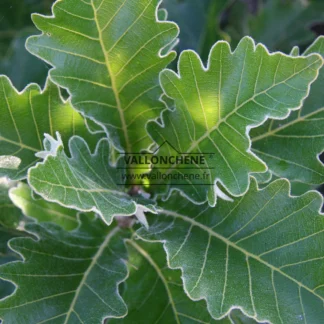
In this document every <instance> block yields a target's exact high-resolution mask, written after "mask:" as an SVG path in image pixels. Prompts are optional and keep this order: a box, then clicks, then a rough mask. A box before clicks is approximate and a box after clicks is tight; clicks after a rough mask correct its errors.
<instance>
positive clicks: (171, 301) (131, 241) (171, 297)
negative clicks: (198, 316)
mask: <svg viewBox="0 0 324 324" xmlns="http://www.w3.org/2000/svg"><path fill="white" fill-rule="evenodd" d="M125 242H126V243H128V244H130V245H131V246H132V247H133V248H134V249H135V250H137V251H138V252H139V253H140V254H141V255H142V256H143V257H144V258H145V259H146V260H147V261H148V262H149V264H150V265H151V266H152V267H153V268H154V270H155V271H156V273H157V274H158V276H159V278H160V279H161V281H162V282H163V285H164V287H165V289H166V291H167V295H168V298H169V302H170V304H171V307H172V310H173V313H174V317H175V320H176V322H177V324H180V320H179V316H178V312H177V309H176V306H175V303H174V300H173V296H172V293H171V291H170V288H169V285H168V283H167V280H166V279H165V277H164V275H163V273H162V271H161V269H160V268H159V266H158V265H157V264H156V263H155V261H154V260H153V259H152V258H151V256H150V255H149V254H148V253H147V252H146V251H145V250H144V249H142V248H141V247H140V246H139V245H138V244H137V243H135V242H134V241H133V240H125Z"/></svg>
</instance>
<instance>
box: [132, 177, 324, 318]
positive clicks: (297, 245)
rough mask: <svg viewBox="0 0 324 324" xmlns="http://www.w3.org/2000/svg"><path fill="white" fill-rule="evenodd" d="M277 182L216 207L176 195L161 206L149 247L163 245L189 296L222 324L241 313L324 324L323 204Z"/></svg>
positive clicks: (145, 236) (147, 233) (143, 232)
mask: <svg viewBox="0 0 324 324" xmlns="http://www.w3.org/2000/svg"><path fill="white" fill-rule="evenodd" d="M289 190H290V188H289V182H288V181H287V180H278V181H275V182H273V183H271V184H270V185H269V186H268V187H266V188H265V189H263V190H258V188H257V185H256V181H255V180H254V179H253V181H252V182H251V185H250V189H249V191H248V192H247V193H246V195H245V196H243V197H241V198H237V199H235V201H234V203H232V202H227V201H223V200H221V201H219V202H218V203H217V205H216V207H215V208H211V207H209V206H208V205H207V204H206V205H205V206H203V207H202V206H198V205H194V204H192V203H189V202H188V201H186V200H184V199H183V198H181V197H180V195H179V194H177V195H174V196H172V197H171V199H169V200H168V201H166V202H163V203H162V206H161V210H160V214H159V216H158V217H155V221H153V222H152V224H151V226H150V231H146V230H145V229H140V230H139V232H138V235H139V236H140V237H142V238H143V239H146V240H155V241H162V242H164V248H165V250H166V252H167V257H168V264H169V266H170V267H171V268H172V269H175V268H179V269H181V270H182V278H183V283H184V287H185V290H186V293H187V294H188V295H189V296H190V297H191V299H193V300H200V299H206V301H207V305H208V309H209V312H210V313H211V315H212V316H213V317H214V318H215V319H217V318H220V317H221V316H224V315H225V314H227V313H228V312H229V311H230V310H231V308H233V307H240V308H242V309H243V311H244V312H245V313H246V314H247V315H248V316H250V317H254V318H256V319H257V320H258V321H270V322H271V323H285V324H290V323H292V324H295V323H296V322H297V321H300V322H306V323H321V322H322V319H323V316H324V307H323V301H324V279H323V269H324V259H323V253H324V244H323V242H324V217H323V214H320V212H319V209H320V208H321V206H322V202H323V200H322V197H321V196H320V195H319V194H318V193H317V192H309V193H307V194H305V195H303V196H301V197H298V198H296V197H291V196H290V195H289Z"/></svg>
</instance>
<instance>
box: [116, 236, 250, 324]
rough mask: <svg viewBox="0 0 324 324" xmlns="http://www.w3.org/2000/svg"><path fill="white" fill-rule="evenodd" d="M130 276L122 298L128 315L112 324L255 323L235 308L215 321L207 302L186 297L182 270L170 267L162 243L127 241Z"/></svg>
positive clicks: (125, 283)
mask: <svg viewBox="0 0 324 324" xmlns="http://www.w3.org/2000/svg"><path fill="white" fill-rule="evenodd" d="M126 246H127V251H128V265H129V276H128V278H127V279H126V281H125V282H124V283H123V284H124V287H123V289H122V297H123V299H124V301H125V303H126V305H127V308H128V314H127V316H126V317H124V318H122V319H116V320H115V319H113V320H110V322H111V323H129V324H132V323H139V322H141V319H143V318H145V321H146V323H168V324H173V323H175V324H176V323H177V324H180V323H212V324H241V323H251V324H252V323H256V322H255V321H254V320H253V319H250V318H247V317H246V316H244V315H243V314H242V313H241V312H240V311H238V310H233V311H232V312H231V314H230V316H229V317H226V318H224V319H221V320H219V321H217V320H214V319H213V318H212V317H211V316H210V314H209V313H208V311H207V307H206V303H205V302H204V301H199V302H193V301H192V300H191V299H190V298H189V297H188V296H186V294H185V292H184V290H183V286H182V281H181V276H180V274H181V273H180V271H178V270H176V271H175V270H171V269H170V268H168V265H167V263H166V256H165V252H164V250H163V248H162V245H161V244H153V243H146V242H143V241H140V240H136V241H135V240H126Z"/></svg>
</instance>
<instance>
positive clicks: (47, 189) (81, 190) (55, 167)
mask: <svg viewBox="0 0 324 324" xmlns="http://www.w3.org/2000/svg"><path fill="white" fill-rule="evenodd" d="M48 140H49V142H48V144H49V145H50V146H51V147H48V149H49V150H48V151H44V152H41V153H40V154H41V156H42V157H45V160H44V162H41V163H38V164H37V165H36V166H35V167H33V168H30V169H29V171H28V182H29V184H30V185H31V187H32V189H33V190H34V191H35V192H36V193H37V194H39V195H40V196H42V197H43V198H44V199H46V200H48V201H51V202H56V203H58V204H60V205H62V206H64V207H68V208H74V209H76V210H79V211H83V212H89V211H94V212H96V213H98V214H99V215H100V216H101V217H102V218H103V220H104V221H105V222H106V223H107V224H111V222H112V220H113V217H114V216H132V215H134V214H136V215H137V216H138V217H139V216H140V215H141V214H142V213H143V212H144V211H147V210H149V211H151V212H154V211H155V208H154V206H153V205H152V203H153V202H152V201H150V200H148V199H145V198H142V196H138V197H137V196H134V197H132V196H130V195H128V194H127V192H126V191H125V190H126V188H125V185H124V183H125V180H124V179H123V176H124V173H125V171H126V170H125V166H124V164H123V163H124V161H123V159H120V160H119V162H120V163H119V164H118V165H117V168H116V167H112V166H111V165H110V164H109V161H108V160H109V154H110V153H109V141H108V139H101V140H100V141H99V143H98V145H97V148H96V150H95V152H94V154H92V153H91V151H90V149H89V147H88V145H87V143H86V142H85V141H84V140H83V139H82V138H80V137H78V136H74V137H72V138H71V139H70V141H69V152H70V155H71V157H69V156H68V155H67V154H66V153H65V152H64V147H63V144H62V142H61V140H60V137H59V135H58V140H57V141H56V140H54V139H53V138H52V137H48ZM139 218H140V217H139Z"/></svg>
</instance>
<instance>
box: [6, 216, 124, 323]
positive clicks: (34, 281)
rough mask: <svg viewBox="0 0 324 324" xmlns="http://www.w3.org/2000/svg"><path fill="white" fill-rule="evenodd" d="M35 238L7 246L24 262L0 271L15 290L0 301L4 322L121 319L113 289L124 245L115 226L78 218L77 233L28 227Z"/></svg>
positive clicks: (50, 227) (121, 274) (119, 274)
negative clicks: (12, 284) (79, 224)
mask: <svg viewBox="0 0 324 324" xmlns="http://www.w3.org/2000/svg"><path fill="white" fill-rule="evenodd" d="M27 230H28V231H30V232H31V233H33V234H35V235H36V236H37V238H38V240H37V241H36V240H34V239H32V238H20V239H13V240H11V241H10V243H9V244H10V247H11V248H12V249H13V250H14V251H15V252H17V253H19V254H20V255H22V256H23V258H24V261H23V262H13V263H9V264H6V265H3V266H1V267H0V277H1V278H3V279H5V280H10V281H12V282H13V283H15V285H16V286H17V289H16V291H15V293H14V294H13V295H11V296H10V297H7V298H6V299H4V300H2V301H1V302H0V318H1V319H2V320H3V321H4V322H5V323H6V322H8V323H40V322H47V321H48V322H50V321H51V322H53V323H54V322H57V323H66V324H67V323H77V322H82V323H100V322H101V321H102V320H103V319H104V318H107V317H122V316H125V314H126V312H127V310H126V306H125V304H124V302H123V301H122V299H121V297H120V295H119V293H118V290H117V286H118V284H119V283H120V282H122V281H123V280H125V278H126V276H127V269H126V266H125V264H124V261H123V260H124V258H125V252H126V251H125V247H124V244H123V241H122V239H121V235H120V234H119V232H118V228H116V227H115V228H112V227H107V226H105V225H104V224H103V223H102V221H101V220H100V219H97V220H95V221H90V220H89V219H87V217H85V216H84V217H82V223H81V226H80V228H79V229H77V230H75V231H73V232H65V231H64V230H62V229H61V228H60V227H58V226H57V225H54V224H50V223H47V224H42V225H38V224H29V225H27Z"/></svg>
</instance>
